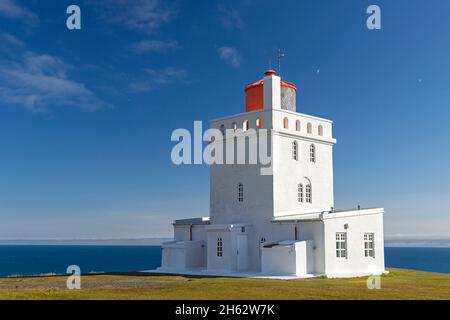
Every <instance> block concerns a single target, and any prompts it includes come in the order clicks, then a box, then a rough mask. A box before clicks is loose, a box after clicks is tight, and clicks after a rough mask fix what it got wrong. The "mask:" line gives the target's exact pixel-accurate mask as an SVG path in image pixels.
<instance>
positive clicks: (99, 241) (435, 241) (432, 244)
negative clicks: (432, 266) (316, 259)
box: [0, 236, 450, 248]
mask: <svg viewBox="0 0 450 320" xmlns="http://www.w3.org/2000/svg"><path fill="white" fill-rule="evenodd" d="M165 241H173V238H170V237H155V238H151V237H148V238H79V239H77V238H72V239H0V246H2V245H94V246H95V245H111V246H129V245H133V246H139V245H142V246H159V245H161V244H162V243H163V242H165ZM384 244H385V247H391V248H398V247H405V248H409V247H414V248H450V237H438V236H424V237H410V236H388V237H385V241H384Z"/></svg>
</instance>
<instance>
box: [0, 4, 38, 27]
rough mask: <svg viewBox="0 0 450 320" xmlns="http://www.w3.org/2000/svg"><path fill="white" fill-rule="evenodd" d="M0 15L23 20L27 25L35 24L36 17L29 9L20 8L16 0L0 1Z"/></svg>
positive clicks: (36, 21)
mask: <svg viewBox="0 0 450 320" xmlns="http://www.w3.org/2000/svg"><path fill="white" fill-rule="evenodd" d="M0 14H1V15H3V16H5V17H8V18H11V19H25V22H26V23H27V24H33V25H34V24H37V23H38V22H39V18H38V16H37V15H36V14H35V13H33V12H32V11H30V10H29V9H27V8H25V7H23V6H21V5H20V4H19V3H18V2H17V1H16V0H1V1H0Z"/></svg>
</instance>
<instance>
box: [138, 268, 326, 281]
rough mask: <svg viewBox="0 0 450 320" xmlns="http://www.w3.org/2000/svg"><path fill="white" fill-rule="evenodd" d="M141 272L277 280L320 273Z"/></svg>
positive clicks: (158, 270)
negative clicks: (301, 274) (299, 274)
mask: <svg viewBox="0 0 450 320" xmlns="http://www.w3.org/2000/svg"><path fill="white" fill-rule="evenodd" d="M142 272H151V273H160V274H173V275H188V276H206V277H230V278H254V279H278V280H293V279H308V278H314V277H318V276H320V275H313V274H307V275H304V276H301V277H299V276H296V275H271V274H263V273H260V272H259V273H254V272H242V273H238V272H225V271H209V270H206V269H190V270H174V269H163V268H158V269H154V270H144V271H142Z"/></svg>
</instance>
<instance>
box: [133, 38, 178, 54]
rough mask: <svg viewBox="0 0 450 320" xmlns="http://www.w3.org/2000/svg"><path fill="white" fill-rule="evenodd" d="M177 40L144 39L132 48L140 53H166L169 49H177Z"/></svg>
mask: <svg viewBox="0 0 450 320" xmlns="http://www.w3.org/2000/svg"><path fill="white" fill-rule="evenodd" d="M177 48H178V42H177V41H161V40H142V41H140V42H138V43H136V44H134V45H133V47H132V49H133V51H134V52H136V53H138V54H143V53H149V52H157V53H165V52H167V51H169V50H173V49H177Z"/></svg>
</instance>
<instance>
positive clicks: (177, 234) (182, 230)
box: [173, 224, 206, 241]
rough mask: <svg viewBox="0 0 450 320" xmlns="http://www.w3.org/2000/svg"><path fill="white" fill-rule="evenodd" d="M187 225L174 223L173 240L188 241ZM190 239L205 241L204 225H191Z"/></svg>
mask: <svg viewBox="0 0 450 320" xmlns="http://www.w3.org/2000/svg"><path fill="white" fill-rule="evenodd" d="M189 228H190V226H189V225H187V224H186V225H174V227H173V229H174V240H175V241H189V232H190V231H189ZM192 240H193V241H206V230H205V225H203V224H202V225H193V226H192Z"/></svg>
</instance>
